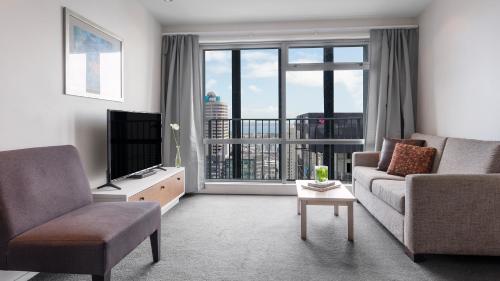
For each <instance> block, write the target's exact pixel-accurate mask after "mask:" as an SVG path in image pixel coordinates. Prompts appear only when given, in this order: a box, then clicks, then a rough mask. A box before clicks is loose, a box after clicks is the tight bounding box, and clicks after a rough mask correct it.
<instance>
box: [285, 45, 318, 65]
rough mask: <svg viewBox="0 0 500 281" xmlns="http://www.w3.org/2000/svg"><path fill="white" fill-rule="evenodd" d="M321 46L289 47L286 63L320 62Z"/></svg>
mask: <svg viewBox="0 0 500 281" xmlns="http://www.w3.org/2000/svg"><path fill="white" fill-rule="evenodd" d="M322 62H323V48H289V49H288V63H322Z"/></svg>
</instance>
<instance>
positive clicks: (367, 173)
mask: <svg viewBox="0 0 500 281" xmlns="http://www.w3.org/2000/svg"><path fill="white" fill-rule="evenodd" d="M353 178H354V180H356V181H357V182H359V183H360V184H361V185H362V186H364V187H365V188H368V190H370V191H372V182H373V181H374V180H377V179H385V180H397V181H403V182H404V180H405V178H404V177H400V176H395V175H389V174H387V173H386V172H384V171H379V170H377V168H376V167H363V166H358V167H355V168H354V171H353Z"/></svg>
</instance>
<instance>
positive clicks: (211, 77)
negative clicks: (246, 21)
mask: <svg viewBox="0 0 500 281" xmlns="http://www.w3.org/2000/svg"><path fill="white" fill-rule="evenodd" d="M362 58H363V49H362V47H337V48H335V49H334V59H335V61H336V62H361V61H362ZM322 61H323V49H322V48H296V49H293V48H291V49H289V62H290V63H311V62H322ZM278 77H279V71H278V50H277V49H253V50H241V105H242V109H241V110H242V112H241V114H242V118H250V119H251V118H272V119H275V118H278V103H279V89H278ZM231 87H232V85H231V51H226V50H217V51H206V52H205V89H206V92H207V93H208V92H209V91H214V92H215V93H216V94H217V95H218V96H220V97H221V101H222V102H225V103H226V104H227V105H228V106H229V112H231V102H232V99H231V96H232V94H231V91H232V90H231ZM286 93H287V97H286V110H287V113H286V115H287V118H296V117H297V115H300V114H303V113H308V112H323V110H324V109H323V72H322V71H289V72H287V77H286ZM334 93H335V96H334V111H335V112H363V71H362V70H342V71H340V70H339V71H335V74H334ZM205 94H206V93H205ZM229 118H231V116H229Z"/></svg>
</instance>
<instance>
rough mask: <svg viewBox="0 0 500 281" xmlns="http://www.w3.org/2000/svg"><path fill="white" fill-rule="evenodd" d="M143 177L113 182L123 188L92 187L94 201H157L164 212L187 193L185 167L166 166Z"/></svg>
mask: <svg viewBox="0 0 500 281" xmlns="http://www.w3.org/2000/svg"><path fill="white" fill-rule="evenodd" d="M164 169H166V171H162V170H156V171H157V172H156V174H154V175H152V176H149V177H146V178H143V179H128V178H127V179H124V180H121V181H117V182H113V183H114V184H115V185H117V186H119V187H120V188H121V190H118V189H115V188H112V187H104V188H101V189H96V188H95V189H92V195H93V196H94V202H119V201H155V202H158V203H160V205H161V211H162V212H161V213H162V214H164V213H165V212H167V211H168V210H169V209H170V208H172V207H173V206H175V205H176V204H177V203H178V202H179V198H181V197H182V196H183V195H184V193H185V183H184V182H185V181H184V179H185V172H184V168H182V167H181V168H174V167H166V168H164Z"/></svg>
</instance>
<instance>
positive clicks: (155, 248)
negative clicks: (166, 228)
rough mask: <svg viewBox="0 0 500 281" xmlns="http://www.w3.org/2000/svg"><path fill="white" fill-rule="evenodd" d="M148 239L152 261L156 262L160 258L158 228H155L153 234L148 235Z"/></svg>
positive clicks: (159, 234)
mask: <svg viewBox="0 0 500 281" xmlns="http://www.w3.org/2000/svg"><path fill="white" fill-rule="evenodd" d="M149 241H150V242H151V250H152V252H153V261H154V262H158V261H159V260H160V258H161V233H160V229H157V230H156V231H155V232H153V234H151V235H150V236H149Z"/></svg>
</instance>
